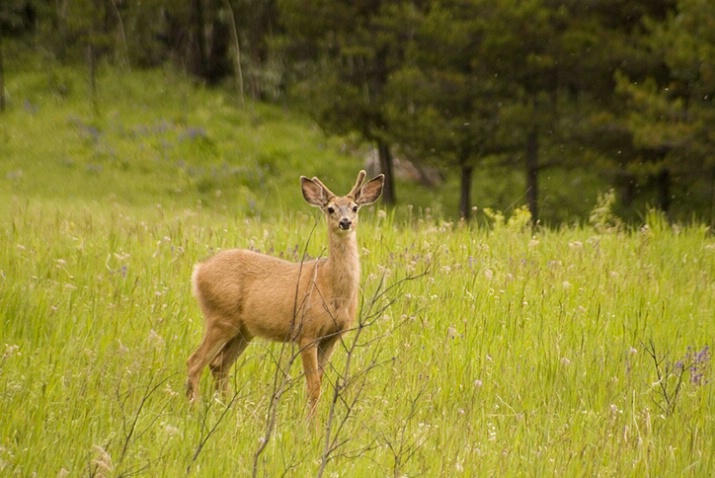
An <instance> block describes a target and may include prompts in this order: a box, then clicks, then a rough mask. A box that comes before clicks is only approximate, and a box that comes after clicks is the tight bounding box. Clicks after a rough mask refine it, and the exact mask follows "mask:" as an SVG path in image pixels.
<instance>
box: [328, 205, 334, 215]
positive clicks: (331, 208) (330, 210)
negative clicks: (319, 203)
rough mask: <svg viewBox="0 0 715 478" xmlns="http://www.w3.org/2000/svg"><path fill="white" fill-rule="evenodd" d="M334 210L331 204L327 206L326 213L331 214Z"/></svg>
mask: <svg viewBox="0 0 715 478" xmlns="http://www.w3.org/2000/svg"><path fill="white" fill-rule="evenodd" d="M334 212H335V208H334V207H333V206H328V214H333V213H334Z"/></svg>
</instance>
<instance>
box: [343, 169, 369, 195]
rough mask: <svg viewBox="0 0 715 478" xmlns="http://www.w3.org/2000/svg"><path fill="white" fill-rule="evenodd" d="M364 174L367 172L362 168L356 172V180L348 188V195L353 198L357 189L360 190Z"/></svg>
mask: <svg viewBox="0 0 715 478" xmlns="http://www.w3.org/2000/svg"><path fill="white" fill-rule="evenodd" d="M365 176H367V173H366V172H365V170H364V169H363V170H361V171H360V172H359V173H358V176H357V181H355V186H353V188H352V189H351V190H350V192H349V193H348V196H350V197H352V198H354V197H355V196H356V195H357V193H358V191H360V188H361V187H362V183H363V181H365Z"/></svg>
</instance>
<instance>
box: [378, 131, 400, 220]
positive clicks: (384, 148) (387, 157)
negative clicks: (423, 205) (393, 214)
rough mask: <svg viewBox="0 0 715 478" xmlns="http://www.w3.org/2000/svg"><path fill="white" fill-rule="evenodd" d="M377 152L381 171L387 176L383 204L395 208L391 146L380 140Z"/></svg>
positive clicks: (383, 190)
mask: <svg viewBox="0 0 715 478" xmlns="http://www.w3.org/2000/svg"><path fill="white" fill-rule="evenodd" d="M377 151H378V154H379V156H380V171H382V173H383V174H384V175H385V185H384V186H383V188H382V202H383V203H385V204H387V205H388V206H394V205H395V203H396V202H397V199H396V197H395V179H394V174H393V168H392V153H391V152H390V146H389V145H388V144H387V143H385V142H384V141H383V140H378V141H377Z"/></svg>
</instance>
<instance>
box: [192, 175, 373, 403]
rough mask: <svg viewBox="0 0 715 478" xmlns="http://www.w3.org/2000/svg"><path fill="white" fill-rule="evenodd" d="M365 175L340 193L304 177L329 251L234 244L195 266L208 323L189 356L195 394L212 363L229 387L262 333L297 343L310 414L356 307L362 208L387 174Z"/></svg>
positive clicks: (195, 283)
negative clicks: (293, 254)
mask: <svg viewBox="0 0 715 478" xmlns="http://www.w3.org/2000/svg"><path fill="white" fill-rule="evenodd" d="M364 180H365V172H364V171H360V174H358V178H357V181H356V182H355V186H353V189H352V190H351V191H350V193H348V194H347V195H346V196H343V197H338V196H336V195H335V194H333V193H332V192H331V191H330V190H329V189H328V188H327V187H325V185H324V184H323V183H322V182H320V180H319V179H317V178H313V179H308V178H306V177H301V187H302V190H303V196H304V197H305V199H306V201H308V203H309V204H311V205H313V206H316V207H320V208H321V209H322V210H323V211H324V213H325V216H326V218H327V222H328V236H329V253H328V257H327V258H322V259H317V260H312V261H305V262H300V263H293V262H288V261H284V260H282V259H278V258H276V257H272V256H268V255H265V254H260V253H257V252H253V251H249V250H243V249H232V250H227V251H223V252H220V253H218V254H216V255H215V256H213V257H211V258H209V259H208V260H206V261H205V262H202V263H201V264H198V265H197V266H196V267H195V269H194V274H193V276H192V283H193V290H194V295H195V296H196V298H197V300H198V302H199V305H200V307H201V310H202V311H203V313H204V318H205V323H206V329H205V333H204V338H203V341H202V342H201V345H200V346H199V348H198V349H197V350H196V351H195V352H194V353H193V354H192V355H191V357H189V360H188V380H187V394H188V396H189V398H190V399H191V400H195V399H197V398H198V396H199V390H198V383H199V378H200V376H201V372H202V370H203V369H204V367H206V365H209V366H210V368H211V371H212V373H213V375H214V378H215V380H216V387H217V389H219V390H221V391H224V390H225V389H226V387H227V377H228V371H229V370H230V368H231V366H232V365H233V363H234V362H235V361H236V359H237V358H238V357H239V355H241V353H242V352H243V351H244V350H245V348H246V346H247V345H248V344H249V342H250V341H251V340H252V339H253V338H254V337H261V338H265V339H269V340H275V341H280V342H288V341H292V342H296V343H297V344H298V346H299V348H300V353H301V358H302V361H303V369H304V372H305V377H306V381H307V385H308V399H309V404H310V413H311V415H312V413H313V412H314V410H315V406H316V404H317V401H318V398H319V396H320V382H321V380H322V375H323V371H324V369H325V366H326V364H327V362H328V360H329V359H330V355H331V354H332V352H333V349H334V347H335V344H336V342H337V340H338V339H339V338H340V335H341V334H342V333H343V332H344V331H345V330H347V329H348V328H350V326H351V325H352V323H353V321H354V320H355V315H356V313H357V305H358V284H359V279H360V258H359V255H358V247H357V241H356V238H355V233H356V226H357V219H358V217H357V212H358V209H359V208H360V207H361V206H364V205H367V204H372V203H373V202H375V201H376V200H377V198H378V197H379V196H380V193H381V192H382V185H383V180H384V177H383V176H382V175H380V176H378V177H376V178H375V179H372V180H371V181H368V182H366V183H364V184H363V181H364Z"/></svg>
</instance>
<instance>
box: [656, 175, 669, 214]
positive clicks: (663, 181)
mask: <svg viewBox="0 0 715 478" xmlns="http://www.w3.org/2000/svg"><path fill="white" fill-rule="evenodd" d="M655 180H656V185H657V188H658V206H659V207H660V210H661V211H663V212H664V213H665V214H666V215H667V214H668V211H669V210H670V171H669V170H668V169H667V168H664V169H663V170H661V171H660V172H659V173H658V175H657V176H656V178H655Z"/></svg>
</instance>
